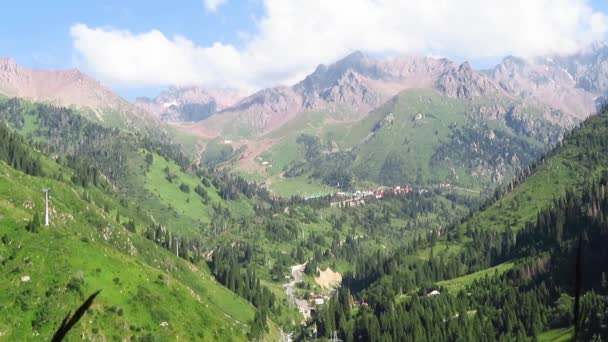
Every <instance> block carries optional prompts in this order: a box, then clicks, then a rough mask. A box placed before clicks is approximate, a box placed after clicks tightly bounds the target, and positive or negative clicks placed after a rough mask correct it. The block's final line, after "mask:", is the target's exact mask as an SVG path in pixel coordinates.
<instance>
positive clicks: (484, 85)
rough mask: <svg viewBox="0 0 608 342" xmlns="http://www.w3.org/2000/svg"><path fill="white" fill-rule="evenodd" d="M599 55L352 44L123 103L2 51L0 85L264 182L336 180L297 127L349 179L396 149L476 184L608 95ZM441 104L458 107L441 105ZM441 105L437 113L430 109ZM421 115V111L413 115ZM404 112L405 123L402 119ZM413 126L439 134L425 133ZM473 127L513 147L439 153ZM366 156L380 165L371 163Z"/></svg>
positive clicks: (74, 73)
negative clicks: (264, 78) (305, 71)
mask: <svg viewBox="0 0 608 342" xmlns="http://www.w3.org/2000/svg"><path fill="white" fill-rule="evenodd" d="M607 63H608V45H606V43H604V42H595V43H593V44H591V45H589V46H587V47H585V48H583V49H581V50H579V51H577V52H576V53H573V54H571V55H568V56H557V55H556V56H544V57H537V58H534V59H522V58H518V57H513V56H509V57H506V58H504V59H503V60H502V61H501V63H499V64H498V65H496V66H495V67H493V68H491V69H488V70H475V69H473V68H472V67H471V65H470V64H469V63H468V62H463V63H460V64H459V63H456V62H454V61H451V60H449V59H446V58H435V57H423V56H414V55H402V56H391V57H381V58H377V57H372V56H369V55H366V54H364V53H362V52H359V51H357V52H354V53H352V54H350V55H348V56H346V57H345V58H343V59H341V60H339V61H337V62H335V63H332V64H330V65H319V66H318V67H317V68H316V69H315V70H314V71H313V72H312V73H311V74H309V75H308V76H307V77H305V78H304V79H303V80H302V81H300V82H298V83H296V84H294V85H291V86H277V87H272V88H266V89H262V90H259V91H257V92H254V93H253V94H250V95H246V93H245V92H243V91H239V90H235V89H212V88H204V87H202V86H200V85H190V86H175V87H170V88H169V89H167V90H166V91H164V92H162V93H161V94H160V95H158V96H156V97H154V98H138V99H136V101H135V102H134V103H129V102H128V101H126V100H124V99H122V98H121V97H119V96H117V95H116V94H114V93H112V92H111V91H110V90H109V89H108V88H107V87H105V86H103V85H102V84H101V83H100V82H98V81H96V80H94V79H92V78H90V77H89V76H87V75H85V74H83V73H81V72H80V71H78V70H63V71H61V70H60V71H45V70H34V69H28V68H25V67H22V66H19V65H17V64H16V63H15V61H14V60H11V59H6V58H4V59H0V94H1V95H4V96H8V97H20V98H27V99H31V100H34V101H43V102H48V103H53V104H56V105H63V106H72V107H74V108H77V109H80V110H81V111H82V112H83V113H89V114H88V115H89V116H90V117H91V118H93V119H95V120H97V121H99V122H102V123H105V124H106V125H108V126H112V127H121V128H127V129H129V130H132V131H150V130H154V131H156V132H159V131H160V132H163V133H162V134H161V135H163V136H169V139H168V140H169V141H177V142H180V143H182V145H189V146H188V147H187V148H186V149H187V150H189V151H190V152H191V153H192V155H193V156H196V157H197V158H201V159H202V160H203V162H204V163H205V164H206V165H207V166H213V167H220V168H223V167H227V166H229V167H230V168H232V169H233V170H236V171H238V172H240V173H242V174H243V175H245V176H253V175H255V177H257V178H256V179H257V180H260V181H264V182H266V183H267V184H268V185H269V186H271V188H272V184H274V185H277V184H280V183H283V182H290V181H293V180H295V178H298V177H299V179H300V180H305V181H306V182H308V183H310V182H311V181H313V183H316V184H318V185H321V186H328V185H329V186H332V185H336V184H337V183H334V182H333V181H328V180H327V179H326V177H325V176H321V174H324V172H320V171H319V168H320V167H321V168H322V169H324V168H327V167H329V168H331V166H327V161H325V162H323V161H321V160H320V159H315V160H314V161H313V160H310V159H307V158H305V156H304V154H303V150H302V146H301V144H298V143H297V142H296V139H297V137H298V136H299V135H301V134H307V135H312V136H316V137H317V138H318V139H319V141H320V142H321V143H322V144H325V145H324V146H327V148H322V149H321V150H322V152H323V156H325V157H324V158H325V159H332V160H334V161H335V160H336V159H339V160H342V161H343V162H346V164H341V165H342V166H343V168H344V167H345V166H347V167H346V169H347V171H348V172H347V174H348V177H347V178H348V179H351V180H353V181H355V182H363V183H365V182H369V181H371V182H372V183H374V184H386V182H387V179H385V178H383V177H381V176H380V173H381V170H382V166H383V165H392V164H391V163H393V164H394V160H393V159H394V158H397V159H398V160H403V162H398V163H397V164H398V165H401V166H400V167H402V168H403V169H404V170H405V169H409V170H410V171H408V172H407V173H403V174H402V176H400V177H397V178H394V179H393V180H392V181H391V182H413V181H414V180H415V179H420V177H414V176H413V175H414V174H420V173H421V172H422V173H424V172H426V171H425V170H426V169H427V168H428V169H436V166H437V163H440V161H439V160H443V162H441V163H444V164H445V165H444V166H447V167H449V168H451V169H452V170H453V171H452V173H451V175H445V174H444V175H442V176H437V178H436V177H430V179H429V180H428V182H435V181H436V182H442V181H448V180H450V181H453V182H456V183H458V182H459V181H460V182H461V183H462V182H465V181H464V179H467V178H470V177H473V178H480V177H481V178H480V179H481V183H484V182H486V181H487V180H490V181H491V182H495V181H498V180H500V179H503V178H504V176H505V175H506V174H507V173H509V172H510V171H509V170H514V169H516V168H518V167H520V166H521V161H522V160H533V159H534V158H535V156H537V154H538V153H540V152H541V151H543V150H544V149H546V148H547V147H549V146H551V145H552V144H555V143H556V142H557V141H559V139H560V136H561V134H562V133H563V132H565V131H566V130H567V129H569V128H571V127H573V126H574V125H575V124H577V123H578V122H580V121H581V120H583V119H584V118H586V117H588V116H589V115H591V114H593V113H595V112H596V111H597V108H598V107H599V106H600V105H601V104H602V103H603V102H604V100H605V98H606V94H608V71H607V70H608V66H607ZM428 91H430V93H429V92H428ZM412 92H413V93H412ZM421 92H422V93H421ZM412 94H414V95H412ZM403 99H408V100H407V101H404V100H403ZM425 103H426V104H425ZM428 103H430V104H431V105H428ZM391 104H393V105H391ZM394 104H399V105H398V106H394ZM444 106H452V107H451V108H459V109H457V110H453V111H452V114H449V113H447V114H449V115H447V116H445V114H446V108H445V107H444ZM454 106H456V107H454ZM406 107H407V108H410V109H407V110H406ZM412 110H413V111H414V112H412V113H410V112H411V111H412ZM417 111H419V112H417ZM405 112H407V113H409V114H405ZM389 114H390V115H391V116H392V118H393V119H391V120H396V121H395V122H397V124H398V126H397V127H399V128H395V129H397V130H404V129H405V131H403V132H410V133H407V134H408V135H409V136H408V137H406V140H407V141H402V142H399V141H395V139H401V138H400V137H398V136H394V134H393V133H390V134H389V133H388V132H385V133H382V132H383V131H382V130H379V129H378V128H379V127H380V126H382V125H383V122H386V120H387V117H388V116H389ZM437 115H439V116H442V117H443V118H442V119H441V120H435V119H432V118H437V117H438V116H437ZM450 115H451V116H450ZM410 116H411V117H410ZM418 116H420V117H424V118H426V119H425V120H422V121H416V122H415V123H414V121H413V120H414V119H415V117H418ZM429 118H430V121H429ZM408 120H411V121H408ZM391 122H393V121H391ZM407 122H412V127H410V128H406V126H408V127H409V124H407V125H406V126H403V125H404V124H406V123H407ZM456 122H459V124H455V123H456ZM168 125H169V126H168ZM421 125H424V126H425V127H426V129H428V132H430V133H434V135H435V137H436V139H431V140H432V142H430V141H429V140H428V136H429V135H428V134H422V133H421V132H422V131H421V130H420V127H421ZM171 126H174V127H171ZM441 127H447V129H443V128H441ZM175 128H177V129H175ZM167 132H168V133H167ZM416 132H418V133H416ZM381 135H386V136H385V137H383V138H381V137H380V136H381ZM473 135H476V136H479V137H490V136H491V137H496V136H497V137H498V139H497V140H494V143H496V144H503V145H504V144H507V145H509V144H510V145H509V146H511V147H509V148H507V149H506V150H504V153H503V154H501V155H495V154H492V153H487V152H486V153H484V152H482V151H481V150H480V149H479V148H477V147H471V149H470V150H469V152H470V153H469V152H467V153H465V155H462V156H461V157H460V158H461V159H458V158H457V159H454V157H453V156H448V155H447V154H446V153H448V151H449V150H450V149H449V148H448V147H449V146H450V144H451V145H452V146H457V145H459V144H462V143H463V137H465V138H464V139H465V140H466V139H467V138H466V137H467V136H468V137H470V136H473ZM389 136H391V137H390V138H389ZM493 139H494V138H493ZM503 139H508V141H509V142H508V143H507V141H506V140H504V141H503ZM530 139H531V140H530ZM374 144H376V147H372V146H373V145H374ZM382 144H389V146H394V147H395V150H394V153H390V154H386V153H385V152H386V151H387V150H386V149H381V151H380V152H381V153H378V148H379V147H380V146H381V145H382ZM408 144H409V145H408ZM419 144H431V145H430V149H429V150H428V152H426V153H424V154H421V153H420V152H419V151H420V150H419V149H416V148H414V153H413V154H412V153H409V152H407V151H411V150H412V146H417V145H419ZM522 144H523V145H522ZM406 145H408V146H406ZM466 146H469V145H466ZM471 146H472V145H471ZM515 146H527V147H523V148H521V149H520V148H515ZM465 150H466V148H465ZM474 156H476V157H474ZM309 157H310V156H309ZM389 157H390V158H389ZM444 157H445V158H447V159H442V158H444ZM387 158H388V159H387ZM391 158H393V159H391ZM462 158H464V159H462ZM468 158H473V161H474V162H472V161H471V160H469V159H468ZM389 159H390V160H389ZM414 160H417V162H415V163H414V162H413V161H414ZM420 160H423V161H425V162H424V163H423V164H420V162H419V161H420ZM446 163H447V164H446ZM505 163H506V164H505ZM503 164H504V165H503ZM323 165H324V166H323ZM369 165H374V166H373V167H371V169H372V170H376V171H375V172H372V173H370V171H369V168H368V166H369ZM414 165H416V166H414ZM498 165H503V166H498ZM434 166H435V167H434ZM387 167H388V166H387ZM271 168H272V169H271ZM296 170H297V171H296ZM357 170H359V171H357ZM362 170H365V171H362ZM290 175H291V176H292V177H290ZM294 175H298V176H294ZM480 175H482V176H480ZM260 176H261V177H260ZM323 179H325V180H323ZM476 182H477V181H473V183H476ZM300 183H301V182H300ZM466 183H470V182H468V181H466ZM296 184H299V183H298V182H296ZM279 187H280V186H279ZM273 190H274V189H273ZM288 193H289V191H288V192H287V193H286V194H288Z"/></svg>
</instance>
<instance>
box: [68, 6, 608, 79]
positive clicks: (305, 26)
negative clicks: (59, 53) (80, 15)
mask: <svg viewBox="0 0 608 342" xmlns="http://www.w3.org/2000/svg"><path fill="white" fill-rule="evenodd" d="M207 2H209V1H207ZM215 2H216V3H219V2H221V0H220V1H218V0H216V1H215ZM264 6H265V15H264V16H263V17H262V18H260V19H259V20H258V21H257V24H256V25H257V26H256V31H255V32H254V33H252V34H251V35H249V36H247V38H246V40H245V42H244V44H243V45H242V47H240V48H237V47H235V46H234V45H231V44H224V43H220V42H216V43H214V44H211V45H209V46H197V45H196V44H194V43H193V42H192V41H190V40H188V39H186V38H184V37H181V36H175V37H167V36H165V35H164V34H163V33H161V32H159V31H156V30H153V31H150V32H145V33H139V34H134V33H131V32H129V31H122V30H116V29H112V28H90V27H88V26H86V25H83V24H75V25H73V26H72V27H71V30H70V32H71V35H72V38H73V45H74V48H75V50H76V52H77V54H78V56H79V58H80V60H81V61H82V63H83V64H84V65H83V66H84V67H85V68H86V69H87V70H89V71H90V72H92V73H94V74H95V75H96V76H97V77H99V78H101V79H103V80H104V81H107V82H111V83H113V84H117V83H118V84H122V85H128V86H147V85H166V84H184V83H202V84H205V85H207V86H229V87H250V88H251V87H259V86H268V85H272V84H275V83H281V82H290V81H293V80H294V79H297V78H299V77H302V76H303V75H304V74H306V73H307V72H310V71H311V70H312V69H313V68H314V67H315V66H316V65H317V64H319V63H329V62H332V61H334V60H336V59H339V58H340V57H343V56H344V55H346V54H347V53H349V52H352V51H353V50H362V51H367V52H376V53H385V52H390V53H419V54H425V55H442V56H448V57H450V56H452V57H453V56H458V57H460V58H495V57H502V56H505V55H508V54H514V55H519V56H523V57H527V56H530V57H531V56H536V55H540V54H546V53H567V52H570V51H573V50H574V49H576V48H578V47H579V46H581V45H582V44H587V43H589V42H591V41H592V40H596V39H602V38H604V35H605V33H606V31H608V17H607V16H606V15H605V14H604V13H601V12H597V11H594V10H593V9H592V8H591V6H590V5H589V3H588V2H587V1H586V0H509V1H507V0H477V1H476V0H460V1H450V0H416V1H414V0H412V1H400V0H332V1H311V0H293V1H284V0H264Z"/></svg>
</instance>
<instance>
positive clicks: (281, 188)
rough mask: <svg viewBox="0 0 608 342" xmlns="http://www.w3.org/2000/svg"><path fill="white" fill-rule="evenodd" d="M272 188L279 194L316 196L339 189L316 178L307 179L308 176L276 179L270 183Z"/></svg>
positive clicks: (286, 195)
mask: <svg viewBox="0 0 608 342" xmlns="http://www.w3.org/2000/svg"><path fill="white" fill-rule="evenodd" d="M270 190H271V191H272V192H273V193H275V194H277V195H279V196H285V197H289V196H294V195H299V196H303V197H316V196H323V195H327V194H332V193H335V192H336V191H338V190H337V189H336V188H332V187H329V186H326V185H323V184H320V183H319V182H317V181H315V180H310V179H307V177H306V176H299V177H291V178H280V179H279V180H275V181H273V182H272V183H271V185H270Z"/></svg>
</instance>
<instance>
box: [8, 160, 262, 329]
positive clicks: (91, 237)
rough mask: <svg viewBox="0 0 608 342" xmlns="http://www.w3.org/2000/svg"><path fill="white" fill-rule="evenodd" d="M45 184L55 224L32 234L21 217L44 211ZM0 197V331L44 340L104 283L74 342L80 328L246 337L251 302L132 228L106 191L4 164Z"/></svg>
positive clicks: (250, 315)
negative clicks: (116, 215) (108, 209)
mask: <svg viewBox="0 0 608 342" xmlns="http://www.w3.org/2000/svg"><path fill="white" fill-rule="evenodd" d="M43 187H50V188H51V189H52V190H51V196H52V200H51V203H52V204H51V226H50V227H44V226H43V227H40V228H39V231H38V232H37V233H33V232H29V231H27V230H26V229H25V226H26V224H27V222H28V221H29V220H31V218H32V217H33V216H34V213H38V214H39V215H42V212H43V208H44V207H43V201H42V199H43V196H42V192H41V190H40V189H42V188H43ZM93 192H95V191H93ZM85 193H86V195H85ZM0 197H1V198H2V201H1V202H0V235H1V236H2V244H1V245H0V260H1V261H2V262H1V266H0V269H1V270H2V271H1V272H0V275H1V276H0V287H1V288H2V290H1V291H0V293H1V295H0V303H1V305H0V311H1V313H0V315H1V316H2V317H4V318H5V319H4V320H2V322H1V323H0V331H2V332H3V333H4V335H5V337H7V338H9V339H11V340H27V339H31V338H35V337H34V336H41V337H42V338H43V339H45V338H47V337H48V336H50V335H51V334H52V332H53V331H54V329H55V328H56V327H57V326H58V324H59V322H60V321H61V319H62V318H63V316H64V315H65V314H66V313H67V312H68V311H70V310H74V309H75V308H76V307H77V306H78V305H79V303H80V302H81V301H82V300H83V298H84V296H86V295H88V294H89V293H92V292H93V291H94V290H97V289H101V290H102V293H101V294H100V296H99V297H98V298H97V300H96V301H95V304H94V305H93V308H92V310H91V311H89V312H88V313H87V314H86V316H85V317H84V318H83V319H82V322H81V323H80V324H79V325H78V326H77V328H76V329H75V331H74V332H72V333H71V338H72V339H76V338H78V337H79V336H80V334H84V335H85V336H89V337H90V338H94V339H96V338H105V339H112V338H115V337H118V338H120V339H122V338H125V337H127V336H132V337H137V336H139V337H145V336H156V337H157V338H161V339H169V338H174V337H177V336H180V337H181V338H185V339H199V338H203V339H209V340H226V339H237V340H245V332H246V331H247V326H246V323H247V322H248V321H249V320H251V319H252V318H253V307H252V306H251V305H250V304H248V303H246V302H245V301H244V300H241V299H239V298H238V297H237V296H236V295H234V294H232V293H230V292H229V291H227V290H226V289H225V288H223V287H222V286H220V285H219V284H217V283H216V282H215V281H214V280H213V278H212V277H211V276H210V275H209V273H208V272H207V271H206V270H205V269H204V268H203V269H197V268H196V267H195V266H193V265H189V264H188V263H187V262H185V261H183V260H180V259H178V258H176V257H175V256H173V255H171V254H169V253H168V252H166V251H164V250H162V249H160V248H158V247H157V246H155V245H154V244H153V243H152V242H149V241H147V240H145V239H143V238H141V237H139V236H138V235H137V234H133V233H130V232H128V231H127V230H126V229H125V228H124V227H123V226H122V225H120V224H119V223H117V222H116V221H115V220H114V219H113V217H112V215H109V214H107V213H105V212H103V210H102V209H101V208H100V207H98V206H97V204H96V201H102V200H103V201H106V202H112V199H111V198H104V196H103V195H102V194H100V193H97V194H93V193H89V192H85V190H84V189H80V188H74V187H73V186H71V185H69V184H66V183H63V182H58V181H54V180H51V179H49V178H41V177H32V176H28V175H25V174H23V173H20V172H18V171H15V170H13V169H11V168H9V167H8V166H7V165H6V164H4V163H3V162H2V163H0ZM83 197H85V198H88V199H89V201H86V200H84V199H83ZM93 198H95V199H93ZM115 205H116V206H117V207H118V206H119V205H118V204H115ZM123 217H124V216H123ZM23 277H29V279H30V280H29V281H23V280H24V279H26V278H23ZM162 322H167V323H168V324H169V326H168V327H166V328H165V327H163V326H161V325H160V324H161V323H162ZM38 334H39V335H38Z"/></svg>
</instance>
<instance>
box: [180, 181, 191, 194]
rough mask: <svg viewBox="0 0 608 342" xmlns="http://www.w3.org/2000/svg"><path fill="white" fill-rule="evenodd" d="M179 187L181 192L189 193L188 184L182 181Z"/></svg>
mask: <svg viewBox="0 0 608 342" xmlns="http://www.w3.org/2000/svg"><path fill="white" fill-rule="evenodd" d="M179 189H180V190H181V191H182V192H183V193H186V194H189V193H190V187H189V186H188V184H184V183H182V184H181V185H180V186H179Z"/></svg>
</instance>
